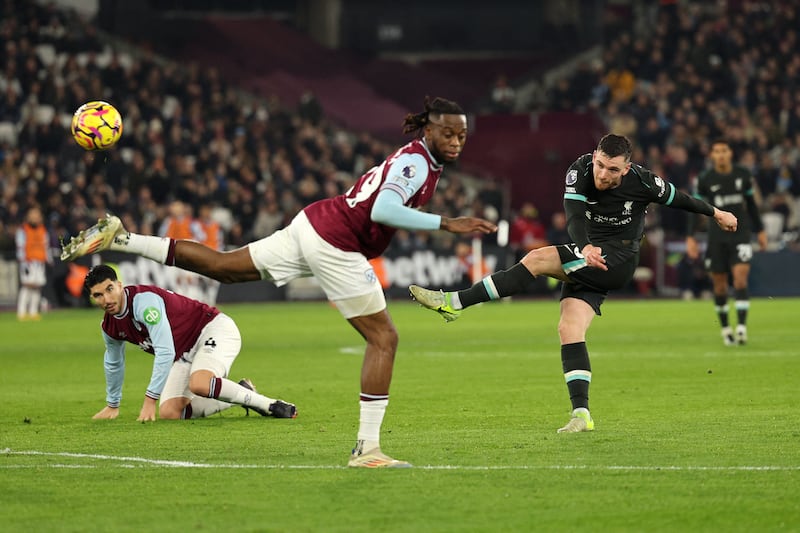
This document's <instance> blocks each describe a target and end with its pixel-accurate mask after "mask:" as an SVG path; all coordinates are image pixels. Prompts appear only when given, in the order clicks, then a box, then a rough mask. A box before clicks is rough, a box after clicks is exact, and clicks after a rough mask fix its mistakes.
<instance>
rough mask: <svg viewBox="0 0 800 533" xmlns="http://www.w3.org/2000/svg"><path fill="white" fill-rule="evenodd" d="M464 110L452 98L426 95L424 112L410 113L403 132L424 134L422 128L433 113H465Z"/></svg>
mask: <svg viewBox="0 0 800 533" xmlns="http://www.w3.org/2000/svg"><path fill="white" fill-rule="evenodd" d="M463 114H464V110H463V109H461V106H460V105H458V104H457V103H455V102H453V101H451V100H445V99H444V98H438V97H437V98H434V99H433V100H431V99H430V98H429V97H428V96H426V97H425V111H423V112H422V113H409V114H408V115H406V118H405V120H404V121H403V133H414V132H417V135H421V134H422V130H423V129H424V128H425V126H427V125H428V122H429V121H430V118H431V115H463Z"/></svg>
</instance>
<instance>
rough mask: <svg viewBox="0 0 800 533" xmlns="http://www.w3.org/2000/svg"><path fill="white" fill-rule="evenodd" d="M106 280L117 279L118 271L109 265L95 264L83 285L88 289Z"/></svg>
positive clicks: (84, 279)
mask: <svg viewBox="0 0 800 533" xmlns="http://www.w3.org/2000/svg"><path fill="white" fill-rule="evenodd" d="M105 280H111V281H117V271H116V270H114V269H113V268H111V267H110V266H108V265H95V266H93V267H92V268H90V269H89V272H88V273H87V274H86V277H85V278H83V287H84V288H85V289H86V290H87V291H88V290H89V289H91V288H92V287H94V286H95V285H97V284H98V283H103V282H104V281H105Z"/></svg>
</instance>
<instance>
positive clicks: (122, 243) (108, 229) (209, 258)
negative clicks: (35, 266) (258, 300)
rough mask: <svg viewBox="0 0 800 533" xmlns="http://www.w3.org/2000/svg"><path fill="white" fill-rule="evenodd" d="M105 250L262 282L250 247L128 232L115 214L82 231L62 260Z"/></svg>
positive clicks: (225, 280) (222, 277)
mask: <svg viewBox="0 0 800 533" xmlns="http://www.w3.org/2000/svg"><path fill="white" fill-rule="evenodd" d="M103 250H112V251H115V252H124V253H129V254H135V255H139V256H141V257H145V258H147V259H152V260H153V261H156V262H158V263H162V264H165V265H169V266H176V267H178V268H182V269H184V270H189V271H191V272H197V273H198V274H202V275H204V276H207V277H209V278H212V279H215V280H217V281H220V282H222V283H239V282H243V281H258V280H260V279H261V274H260V272H259V271H258V269H256V267H255V265H254V264H253V260H252V258H251V257H250V250H249V249H248V247H247V246H245V247H243V248H239V249H237V250H233V251H230V252H220V251H217V250H214V249H213V248H209V247H208V246H205V245H203V244H200V243H198V242H195V241H189V240H178V241H176V240H175V239H169V238H166V237H154V236H151V235H139V234H138V233H130V232H128V231H125V228H124V227H123V226H122V221H120V219H119V218H118V217H115V216H107V217H106V218H103V219H100V220H99V221H98V222H97V224H95V225H94V226H92V227H91V228H88V229H86V230H84V231H81V232H80V234H78V235H76V236H75V237H73V238H72V239H71V240H70V241H69V243H67V244H65V245H64V246H63V249H62V252H61V260H62V261H73V260H75V259H77V258H78V257H82V256H84V255H88V254H93V253H97V252H100V251H103Z"/></svg>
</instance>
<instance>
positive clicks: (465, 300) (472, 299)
mask: <svg viewBox="0 0 800 533" xmlns="http://www.w3.org/2000/svg"><path fill="white" fill-rule="evenodd" d="M535 279H536V276H534V275H533V274H531V272H530V270H528V269H527V268H526V267H525V265H523V264H522V263H517V264H516V265H514V266H512V267H511V268H509V269H508V270H501V271H500V272H495V273H494V274H492V275H491V276H486V277H485V278H483V279H482V280H481V281H479V282H478V283H476V284H475V285H473V286H472V287H470V288H469V289H465V290H463V291H458V299H459V301H460V302H461V307H462V308H464V307H469V306H470V305H475V304H477V303H481V302H487V301H489V300H497V299H499V298H504V297H506V296H511V295H512V294H517V293H520V292H523V291H524V290H525V289H526V288H527V287H528V285H530V283H531V282H532V281H533V280H535Z"/></svg>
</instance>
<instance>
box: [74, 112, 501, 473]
mask: <svg viewBox="0 0 800 533" xmlns="http://www.w3.org/2000/svg"><path fill="white" fill-rule="evenodd" d="M403 131H404V132H406V133H414V134H416V135H417V138H416V139H414V140H413V141H411V142H410V143H408V144H406V145H405V146H403V147H401V148H399V149H398V150H397V151H395V152H394V153H393V154H391V155H390V156H389V157H388V158H387V159H386V160H385V161H383V162H382V163H381V164H380V165H378V166H376V167H374V168H372V169H370V170H369V171H368V172H367V173H366V174H364V175H363V176H361V177H360V178H359V179H358V180H357V181H356V182H355V184H354V185H353V186H352V187H351V188H350V190H348V191H347V192H346V193H344V194H342V195H339V196H336V197H333V198H328V199H325V200H321V201H318V202H315V203H313V204H311V205H309V206H307V207H306V208H305V209H304V210H303V211H301V212H300V213H299V214H298V215H297V216H296V217H295V218H294V220H293V221H292V222H291V224H290V225H289V226H288V227H286V228H284V229H282V230H280V231H277V232H275V233H273V234H272V235H270V236H269V237H266V238H264V239H261V240H259V241H256V242H253V243H250V244H249V245H247V246H245V247H243V248H240V249H238V250H233V251H231V252H218V251H216V250H212V249H210V248H208V247H206V246H203V245H201V244H199V243H196V242H192V241H185V240H178V241H175V240H172V239H160V238H158V237H151V236H144V235H137V234H133V233H128V232H126V231H125V230H124V229H123V228H122V225H121V223H120V221H119V219H118V218H116V217H108V218H106V219H104V220H101V221H100V222H99V223H98V224H97V225H96V226H94V227H92V228H90V229H89V230H86V231H84V232H81V234H80V235H78V236H77V237H75V238H73V239H72V241H71V242H70V243H68V244H67V245H66V246H65V247H64V250H63V253H62V256H61V257H62V259H63V260H67V261H68V260H72V259H75V258H76V257H80V256H82V255H85V254H88V253H93V252H97V251H99V250H103V249H110V250H116V251H122V252H129V253H135V254H138V255H141V256H143V257H147V258H150V259H153V260H154V261H158V262H160V263H165V264H167V265H174V266H177V267H180V268H183V269H186V270H191V271H194V272H199V273H201V274H204V275H206V276H208V277H211V278H214V279H217V280H219V281H222V282H223V283H235V282H242V281H254V280H259V279H265V280H269V281H272V282H274V283H276V284H277V285H284V284H285V283H287V282H289V281H290V280H292V279H294V278H297V277H301V276H312V275H313V276H315V277H316V278H317V280H318V281H319V284H320V286H321V287H322V289H323V290H324V291H325V294H326V295H327V297H328V299H329V300H330V301H332V302H333V303H334V304H335V305H336V307H337V308H338V309H339V311H340V312H341V314H342V315H343V316H344V317H345V318H346V319H347V320H348V321H349V322H350V324H351V325H352V326H353V327H354V328H355V329H356V330H357V331H358V332H359V333H360V334H361V336H362V337H363V338H364V339H365V340H366V343H367V346H366V351H365V354H364V362H363V365H362V368H361V396H360V411H361V416H360V424H359V429H358V437H357V441H356V445H355V448H354V449H353V451H352V454H351V456H350V460H349V462H348V465H349V466H353V467H368V468H376V467H408V466H411V465H410V464H409V463H407V462H405V461H399V460H396V459H392V458H391V457H388V456H386V455H385V454H383V453H382V452H381V448H380V427H381V424H382V422H383V418H384V414H385V412H386V406H387V405H388V403H389V385H390V383H391V380H392V368H393V366H394V358H395V353H396V351H397V342H398V335H397V331H396V330H395V327H394V324H393V323H392V319H391V317H390V316H389V313H388V311H387V310H386V299H385V297H384V294H383V289H382V288H381V285H380V282H379V281H378V278H377V276H376V275H375V272H374V270H373V269H372V267H371V266H370V264H369V262H368V259H371V258H374V257H377V256H379V255H380V254H381V253H382V252H383V251H384V250H385V249H386V247H387V246H388V245H389V241H390V240H391V238H392V236H393V235H394V233H395V232H396V230H397V229H398V228H402V229H407V230H437V229H442V230H445V231H450V232H453V233H473V232H481V233H489V232H492V231H496V229H497V228H496V226H495V225H494V224H492V223H491V222H489V221H486V220H483V219H480V218H475V217H457V218H448V217H445V216H440V215H436V214H432V213H423V212H420V211H418V210H417V209H416V208H417V207H421V206H423V205H425V204H426V203H427V202H428V201H429V200H430V198H431V196H432V195H433V193H434V190H435V189H436V184H437V182H438V180H439V176H440V175H441V173H442V170H443V169H444V164H445V163H452V162H454V161H455V160H456V159H458V156H459V155H460V153H461V150H462V149H463V148H464V143H465V142H466V140H467V117H466V115H465V114H464V111H463V110H462V109H461V107H460V106H459V105H458V104H456V103H455V102H451V101H449V100H445V99H442V98H436V99H434V100H433V101H428V100H427V99H426V101H425V109H424V111H422V112H421V113H417V114H409V115H407V116H406V118H405V122H404V128H403Z"/></svg>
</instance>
